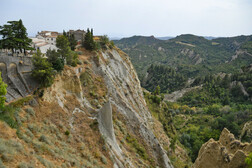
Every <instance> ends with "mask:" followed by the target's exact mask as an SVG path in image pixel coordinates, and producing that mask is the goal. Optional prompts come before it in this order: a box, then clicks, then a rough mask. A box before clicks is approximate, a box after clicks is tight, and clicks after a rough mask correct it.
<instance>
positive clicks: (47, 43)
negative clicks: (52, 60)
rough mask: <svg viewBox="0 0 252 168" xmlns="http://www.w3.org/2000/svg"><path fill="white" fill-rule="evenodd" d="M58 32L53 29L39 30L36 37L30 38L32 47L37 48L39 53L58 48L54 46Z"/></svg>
mask: <svg viewBox="0 0 252 168" xmlns="http://www.w3.org/2000/svg"><path fill="white" fill-rule="evenodd" d="M58 34H59V33H58V32H53V31H41V32H38V34H37V35H36V37H34V38H31V39H32V47H33V48H34V49H35V50H37V49H39V50H40V51H41V53H43V54H45V53H46V51H47V50H49V49H51V50H53V49H55V50H57V49H58V48H57V47H56V38H57V36H58Z"/></svg>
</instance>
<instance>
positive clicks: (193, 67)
mask: <svg viewBox="0 0 252 168" xmlns="http://www.w3.org/2000/svg"><path fill="white" fill-rule="evenodd" d="M251 41H252V36H237V37H231V38H216V39H212V40H207V39H205V38H204V37H199V36H194V35H190V34H186V35H180V36H177V37H176V38H173V39H170V40H158V39H155V38H154V37H153V36H152V37H143V36H134V37H130V38H124V39H121V40H116V41H115V44H116V45H117V46H118V47H119V48H121V49H122V50H123V51H125V52H126V53H127V54H128V55H129V56H130V57H131V59H132V63H133V65H134V67H135V68H136V71H137V73H138V75H139V77H140V80H141V81H143V78H144V76H145V74H146V72H147V70H148V68H149V67H150V65H151V64H162V65H166V66H170V67H173V68H175V69H176V71H177V72H179V73H181V74H183V75H184V76H186V77H196V76H200V75H206V74H208V73H210V74H214V73H218V72H224V73H233V72H238V71H239V69H240V67H242V66H247V65H249V64H251V63H252V55H251V48H252V46H251V45H252V44H251Z"/></svg>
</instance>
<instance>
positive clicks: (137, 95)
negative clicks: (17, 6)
mask: <svg viewBox="0 0 252 168" xmlns="http://www.w3.org/2000/svg"><path fill="white" fill-rule="evenodd" d="M82 53H83V54H82V55H79V60H80V61H81V62H82V64H81V65H78V66H77V67H68V66H65V68H64V71H63V72H62V73H61V74H58V75H57V76H56V79H55V81H54V84H53V85H52V86H51V87H49V88H47V89H44V90H40V91H39V93H37V95H38V96H34V99H32V98H31V100H30V99H29V101H27V102H26V103H25V105H24V106H22V107H21V108H18V109H14V110H15V112H14V113H15V115H14V118H15V123H16V126H15V127H12V128H11V127H10V126H11V125H10V124H9V125H7V124H5V123H4V122H2V121H0V128H1V129H0V131H1V132H0V142H1V143H0V158H1V159H0V167H1V166H2V167H4V166H6V167H17V166H19V167H22V166H26V167H109V168H111V167H120V168H123V167H157V166H159V167H165V168H170V167H173V166H172V165H171V163H170V160H169V158H168V157H167V155H166V152H165V150H164V149H163V147H162V145H161V144H160V143H159V141H158V139H157V138H156V137H155V135H154V134H153V131H152V129H153V119H152V116H151V114H150V112H149V110H148V108H147V106H146V102H145V100H144V97H143V94H142V90H141V87H140V82H139V80H138V77H137V75H136V72H135V70H134V68H133V66H132V64H131V62H130V59H129V57H128V56H127V55H126V54H124V53H123V52H122V51H121V50H119V49H116V48H114V49H107V50H103V51H99V52H88V51H85V50H82ZM19 101H20V100H19ZM7 123H8V122H7Z"/></svg>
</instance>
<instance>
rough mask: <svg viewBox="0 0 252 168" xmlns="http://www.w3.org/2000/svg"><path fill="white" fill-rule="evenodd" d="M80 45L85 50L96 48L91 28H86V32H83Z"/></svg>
mask: <svg viewBox="0 0 252 168" xmlns="http://www.w3.org/2000/svg"><path fill="white" fill-rule="evenodd" d="M82 46H83V47H84V48H86V49H87V50H95V49H97V44H96V42H95V41H94V37H93V29H91V31H90V30H89V29H87V33H86V34H85V37H84V41H83V42H82Z"/></svg>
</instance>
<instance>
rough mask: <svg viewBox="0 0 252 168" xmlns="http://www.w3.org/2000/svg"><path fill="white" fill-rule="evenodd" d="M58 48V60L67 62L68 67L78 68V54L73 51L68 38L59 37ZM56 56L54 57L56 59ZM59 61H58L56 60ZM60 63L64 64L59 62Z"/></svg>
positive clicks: (57, 40)
mask: <svg viewBox="0 0 252 168" xmlns="http://www.w3.org/2000/svg"><path fill="white" fill-rule="evenodd" d="M56 46H57V47H58V48H59V49H58V51H57V52H58V58H60V59H63V60H65V61H66V63H67V65H71V66H76V65H77V60H78V54H77V53H76V52H74V51H71V48H70V43H69V41H68V39H67V37H66V36H64V35H59V36H58V37H57V39H56ZM56 56H57V55H55V56H54V57H56ZM55 61H57V60H55ZM58 62H62V61H61V60H58Z"/></svg>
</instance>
